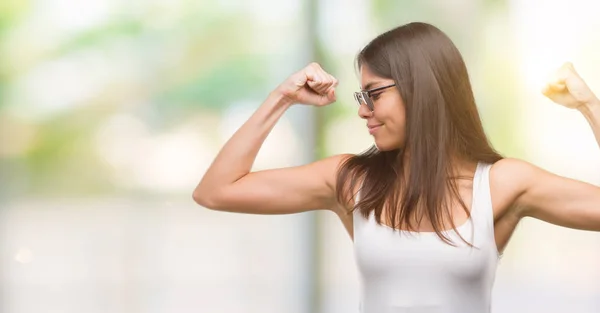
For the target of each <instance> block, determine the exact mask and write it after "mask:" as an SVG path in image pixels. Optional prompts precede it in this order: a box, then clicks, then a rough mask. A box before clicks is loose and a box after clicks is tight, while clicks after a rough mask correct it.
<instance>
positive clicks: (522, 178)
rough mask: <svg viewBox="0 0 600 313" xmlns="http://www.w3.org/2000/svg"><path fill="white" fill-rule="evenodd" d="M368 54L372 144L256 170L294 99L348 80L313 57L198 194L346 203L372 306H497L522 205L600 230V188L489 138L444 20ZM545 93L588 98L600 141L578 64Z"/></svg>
mask: <svg viewBox="0 0 600 313" xmlns="http://www.w3.org/2000/svg"><path fill="white" fill-rule="evenodd" d="M357 65H358V68H359V69H360V76H361V84H362V91H360V92H357V93H355V98H356V100H357V103H358V105H359V106H358V115H359V116H360V117H361V118H362V119H364V120H365V122H366V129H365V131H367V130H368V131H369V133H370V134H371V135H372V136H373V139H374V141H375V145H374V146H373V147H372V148H371V149H369V150H367V151H366V152H364V153H362V154H360V155H347V154H346V155H335V156H332V157H329V158H325V159H323V160H319V161H316V162H314V163H311V164H307V165H303V166H298V167H291V168H281V169H272V170H265V171H258V172H250V169H251V166H252V163H253V162H254V159H255V157H256V155H257V153H258V151H259V149H260V147H261V144H262V143H263V141H264V140H265V138H266V137H267V134H268V133H269V132H270V131H271V129H272V128H273V126H274V125H275V123H277V121H278V119H279V118H280V117H281V116H282V114H283V113H284V112H285V111H286V110H287V109H288V108H289V107H290V106H291V105H293V104H295V103H302V104H308V105H315V106H325V105H328V104H331V103H333V102H334V101H335V99H336V95H335V88H336V85H337V80H336V79H335V78H334V77H332V76H331V75H330V74H328V73H327V72H325V71H324V70H323V69H322V68H321V67H320V66H319V65H318V64H315V63H313V64H310V65H308V66H307V67H305V68H304V69H302V70H300V71H299V72H297V73H295V74H293V75H292V76H291V77H289V78H288V79H287V80H286V81H284V82H283V83H282V84H281V85H280V86H278V87H277V88H276V89H275V90H274V91H273V92H271V94H270V95H269V96H268V97H267V99H266V100H265V102H264V103H263V104H262V105H261V106H260V107H259V108H258V109H257V111H256V112H255V113H254V114H253V115H252V116H251V117H250V118H249V119H248V121H247V122H246V123H245V124H244V125H243V126H242V127H241V128H240V129H239V130H238V131H237V132H236V133H235V134H234V135H233V136H232V137H231V139H229V141H228V142H227V143H226V144H225V145H224V147H223V148H222V150H221V151H220V153H219V154H218V155H217V157H216V159H215V160H214V162H213V163H212V165H211V166H210V168H209V169H208V170H207V172H206V174H205V175H204V177H203V178H202V180H201V181H200V183H199V185H198V186H197V187H196V189H195V190H194V195H193V197H194V200H195V201H196V202H197V203H198V204H200V205H201V206H204V207H206V208H210V209H215V210H221V211H229V212H240V213H254V214H289V213H297V212H303V211H309V210H320V209H325V210H332V211H334V212H335V213H337V215H338V216H339V217H340V219H341V220H342V222H343V224H344V226H345V227H346V229H347V231H348V233H349V234H350V236H351V237H352V238H353V240H354V247H355V251H356V261H357V265H358V268H359V270H360V274H361V275H360V277H361V281H362V290H363V292H362V299H361V311H362V312H364V313H385V312H457V313H459V312H460V313H468V312H474V313H475V312H476V313H483V312H489V310H490V302H491V300H490V297H491V288H492V285H493V281H494V276H495V270H496V265H497V261H498V257H499V255H500V253H501V252H502V251H503V249H504V248H505V246H506V244H507V242H508V240H509V238H510V236H511V234H512V233H513V231H514V229H515V226H516V225H517V223H518V222H519V220H520V219H521V218H523V217H526V216H530V217H534V218H537V219H541V220H544V221H547V222H550V223H553V224H556V225H561V226H565V227H570V228H577V229H585V230H596V231H600V188H599V187H596V186H593V185H590V184H587V183H584V182H580V181H577V180H573V179H569V178H565V177H560V176H557V175H554V174H552V173H549V172H547V171H545V170H542V169H540V168H538V167H536V166H534V165H532V164H529V163H527V162H524V161H521V160H517V159H509V158H503V157H502V156H501V155H499V154H498V153H497V152H496V151H494V149H493V148H492V147H491V146H490V144H489V142H488V139H487V138H486V135H485V133H484V130H483V127H482V125H481V121H480V117H479V113H478V111H477V107H476V105H475V100H474V97H473V91H472V89H471V84H470V82H469V77H468V74H467V70H466V67H465V64H464V62H463V59H462V57H461V55H460V53H459V51H458V50H457V48H456V47H455V46H454V44H453V43H452V42H451V40H450V39H449V38H448V37H447V36H446V35H445V34H444V33H443V32H441V31H440V30H439V29H437V28H435V27H434V26H431V25H429V24H425V23H411V24H407V25H403V26H400V27H398V28H395V29H392V30H390V31H388V32H385V33H383V34H381V35H380V36H378V37H377V38H375V39H373V40H372V41H371V42H370V43H369V44H368V45H367V46H366V47H365V48H364V49H363V50H362V51H361V52H360V53H359V55H358V57H357ZM544 94H545V95H546V96H547V97H549V98H550V99H552V100H553V101H554V102H556V103H558V104H561V105H564V106H566V107H569V108H573V109H577V110H579V111H580V112H581V113H582V114H583V115H584V116H585V117H586V119H587V120H588V121H589V123H590V125H591V126H592V129H593V131H594V134H595V135H596V139H598V142H599V144H600V101H599V100H598V98H596V96H595V95H594V94H593V93H592V91H591V90H590V89H589V88H588V86H587V85H586V83H585V82H584V81H583V80H582V79H581V78H580V77H579V75H578V74H577V73H576V71H575V70H574V68H573V66H572V65H571V64H565V65H564V66H563V67H562V68H560V69H559V70H558V72H557V76H556V79H555V80H554V81H552V82H550V83H549V84H548V86H547V87H546V89H545V90H544Z"/></svg>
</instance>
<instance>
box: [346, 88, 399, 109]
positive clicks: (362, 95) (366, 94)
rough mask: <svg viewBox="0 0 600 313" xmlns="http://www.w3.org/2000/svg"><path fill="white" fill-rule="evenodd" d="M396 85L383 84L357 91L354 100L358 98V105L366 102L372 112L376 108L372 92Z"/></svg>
mask: <svg viewBox="0 0 600 313" xmlns="http://www.w3.org/2000/svg"><path fill="white" fill-rule="evenodd" d="M394 86H396V84H391V85H387V86H383V87H377V88H373V89H369V90H364V91H357V92H355V93H354V100H356V103H357V104H358V106H361V105H363V104H365V105H367V107H368V108H369V110H371V112H373V111H374V110H375V108H374V105H373V100H372V99H371V93H373V92H377V91H380V90H384V89H387V88H390V87H394Z"/></svg>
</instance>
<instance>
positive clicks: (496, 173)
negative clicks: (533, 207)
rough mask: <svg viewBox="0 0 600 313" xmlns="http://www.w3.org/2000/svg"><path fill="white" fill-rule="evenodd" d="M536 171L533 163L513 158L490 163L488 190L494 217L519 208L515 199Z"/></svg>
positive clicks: (523, 190) (537, 169)
mask: <svg viewBox="0 0 600 313" xmlns="http://www.w3.org/2000/svg"><path fill="white" fill-rule="evenodd" d="M538 171H540V169H539V168H538V167H536V166H535V165H533V164H531V163H529V162H527V161H523V160H520V159H515V158H504V159H502V160H500V161H498V162H496V163H494V164H493V165H492V168H491V169H490V192H491V195H492V204H493V207H494V216H495V217H496V218H499V217H502V216H504V215H505V214H507V213H510V212H511V211H512V212H515V211H517V210H519V209H521V208H520V207H518V206H517V205H516V204H517V200H518V199H519V197H520V196H521V195H522V194H523V193H524V192H525V190H526V188H527V186H528V185H529V183H530V181H531V180H532V179H535V176H536V173H537V172H538ZM517 213H518V212H517Z"/></svg>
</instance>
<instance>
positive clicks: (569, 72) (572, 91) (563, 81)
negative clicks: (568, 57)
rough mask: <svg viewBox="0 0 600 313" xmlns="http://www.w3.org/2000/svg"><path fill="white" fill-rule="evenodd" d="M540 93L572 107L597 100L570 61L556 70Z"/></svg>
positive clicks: (575, 107)
mask: <svg viewBox="0 0 600 313" xmlns="http://www.w3.org/2000/svg"><path fill="white" fill-rule="evenodd" d="M542 93H543V94H544V95H545V96H546V97H548V98H549V99H550V100H552V101H554V102H556V103H558V104H560V105H563V106H565V107H567V108H572V109H578V108H580V107H581V106H583V105H587V104H592V103H597V102H598V98H596V95H594V93H593V92H592V90H591V89H590V87H588V85H587V84H586V83H585V81H584V80H583V79H582V78H581V77H580V76H579V74H577V71H575V68H574V67H573V64H571V63H570V62H567V63H565V64H563V65H562V66H561V67H560V68H559V69H558V70H556V72H555V73H554V75H553V76H552V78H551V79H550V81H549V82H548V83H547V84H546V86H545V87H544V89H543V90H542Z"/></svg>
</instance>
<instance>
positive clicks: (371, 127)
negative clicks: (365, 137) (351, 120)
mask: <svg viewBox="0 0 600 313" xmlns="http://www.w3.org/2000/svg"><path fill="white" fill-rule="evenodd" d="M381 126H383V124H379V125H367V128H369V134H371V135H373V134H374V133H375V132H376V131H377V130H378V129H379V128H381Z"/></svg>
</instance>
